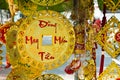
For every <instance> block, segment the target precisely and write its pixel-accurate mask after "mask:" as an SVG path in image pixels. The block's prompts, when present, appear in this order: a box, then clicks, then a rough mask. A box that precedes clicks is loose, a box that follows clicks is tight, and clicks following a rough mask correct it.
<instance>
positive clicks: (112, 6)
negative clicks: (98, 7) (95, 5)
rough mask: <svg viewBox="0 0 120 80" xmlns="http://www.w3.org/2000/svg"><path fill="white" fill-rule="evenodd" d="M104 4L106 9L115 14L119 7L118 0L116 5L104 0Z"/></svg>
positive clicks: (119, 0) (110, 0)
mask: <svg viewBox="0 0 120 80" xmlns="http://www.w3.org/2000/svg"><path fill="white" fill-rule="evenodd" d="M104 3H105V4H106V6H107V8H108V9H109V10H110V11H111V12H115V11H117V10H118V9H119V7H120V0H118V2H117V3H115V2H114V1H112V0H104Z"/></svg>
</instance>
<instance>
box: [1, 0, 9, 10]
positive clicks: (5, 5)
mask: <svg viewBox="0 0 120 80" xmlns="http://www.w3.org/2000/svg"><path fill="white" fill-rule="evenodd" d="M0 9H9V7H8V3H7V2H6V0H0Z"/></svg>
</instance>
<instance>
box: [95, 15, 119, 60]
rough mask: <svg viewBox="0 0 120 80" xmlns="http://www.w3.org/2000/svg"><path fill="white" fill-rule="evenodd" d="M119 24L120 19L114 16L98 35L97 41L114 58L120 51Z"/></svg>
mask: <svg viewBox="0 0 120 80" xmlns="http://www.w3.org/2000/svg"><path fill="white" fill-rule="evenodd" d="M119 26H120V24H119V20H118V19H117V18H116V17H115V16H112V17H111V19H110V20H109V21H108V22H107V23H106V24H105V26H104V27H103V28H102V29H101V30H100V31H99V33H98V34H97V36H96V41H97V42H98V43H99V44H100V45H101V46H103V49H104V50H105V51H106V52H107V53H108V54H109V55H110V56H111V57H113V58H115V57H117V56H118V54H119V51H120V48H119V41H118V39H119ZM103 38H104V42H103Z"/></svg>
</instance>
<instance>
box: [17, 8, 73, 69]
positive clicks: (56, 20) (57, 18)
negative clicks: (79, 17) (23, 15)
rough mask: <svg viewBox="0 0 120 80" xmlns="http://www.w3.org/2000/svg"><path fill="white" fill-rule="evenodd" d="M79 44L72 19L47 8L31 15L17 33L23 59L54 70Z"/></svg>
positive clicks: (28, 62) (32, 64)
mask: <svg viewBox="0 0 120 80" xmlns="http://www.w3.org/2000/svg"><path fill="white" fill-rule="evenodd" d="M74 45H75V33H74V30H73V27H72V25H71V24H70V22H69V21H68V20H67V19H66V18H65V17H64V16H63V15H61V14H60V13H58V12H55V11H49V10H43V11H40V12H36V13H35V14H33V15H31V17H28V18H27V19H26V20H25V21H24V22H23V23H22V24H21V25H20V29H19V30H18V33H17V48H18V51H19V53H20V56H21V60H20V62H21V63H22V64H28V65H30V66H32V67H36V68H37V69H43V70H46V69H48V70H49V69H54V68H57V67H59V66H60V65H62V64H63V63H65V61H66V60H67V59H68V58H69V57H70V56H71V54H72V52H73V49H74Z"/></svg>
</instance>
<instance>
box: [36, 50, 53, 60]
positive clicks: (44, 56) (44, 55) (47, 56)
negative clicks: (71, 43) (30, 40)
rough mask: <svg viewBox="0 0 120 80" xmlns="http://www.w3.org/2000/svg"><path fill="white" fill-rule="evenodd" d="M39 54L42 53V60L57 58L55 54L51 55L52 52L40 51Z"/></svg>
mask: <svg viewBox="0 0 120 80" xmlns="http://www.w3.org/2000/svg"><path fill="white" fill-rule="evenodd" d="M38 54H39V55H40V58H41V60H42V61H44V60H51V59H55V58H54V57H53V56H51V54H50V53H48V52H39V53H38Z"/></svg>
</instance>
